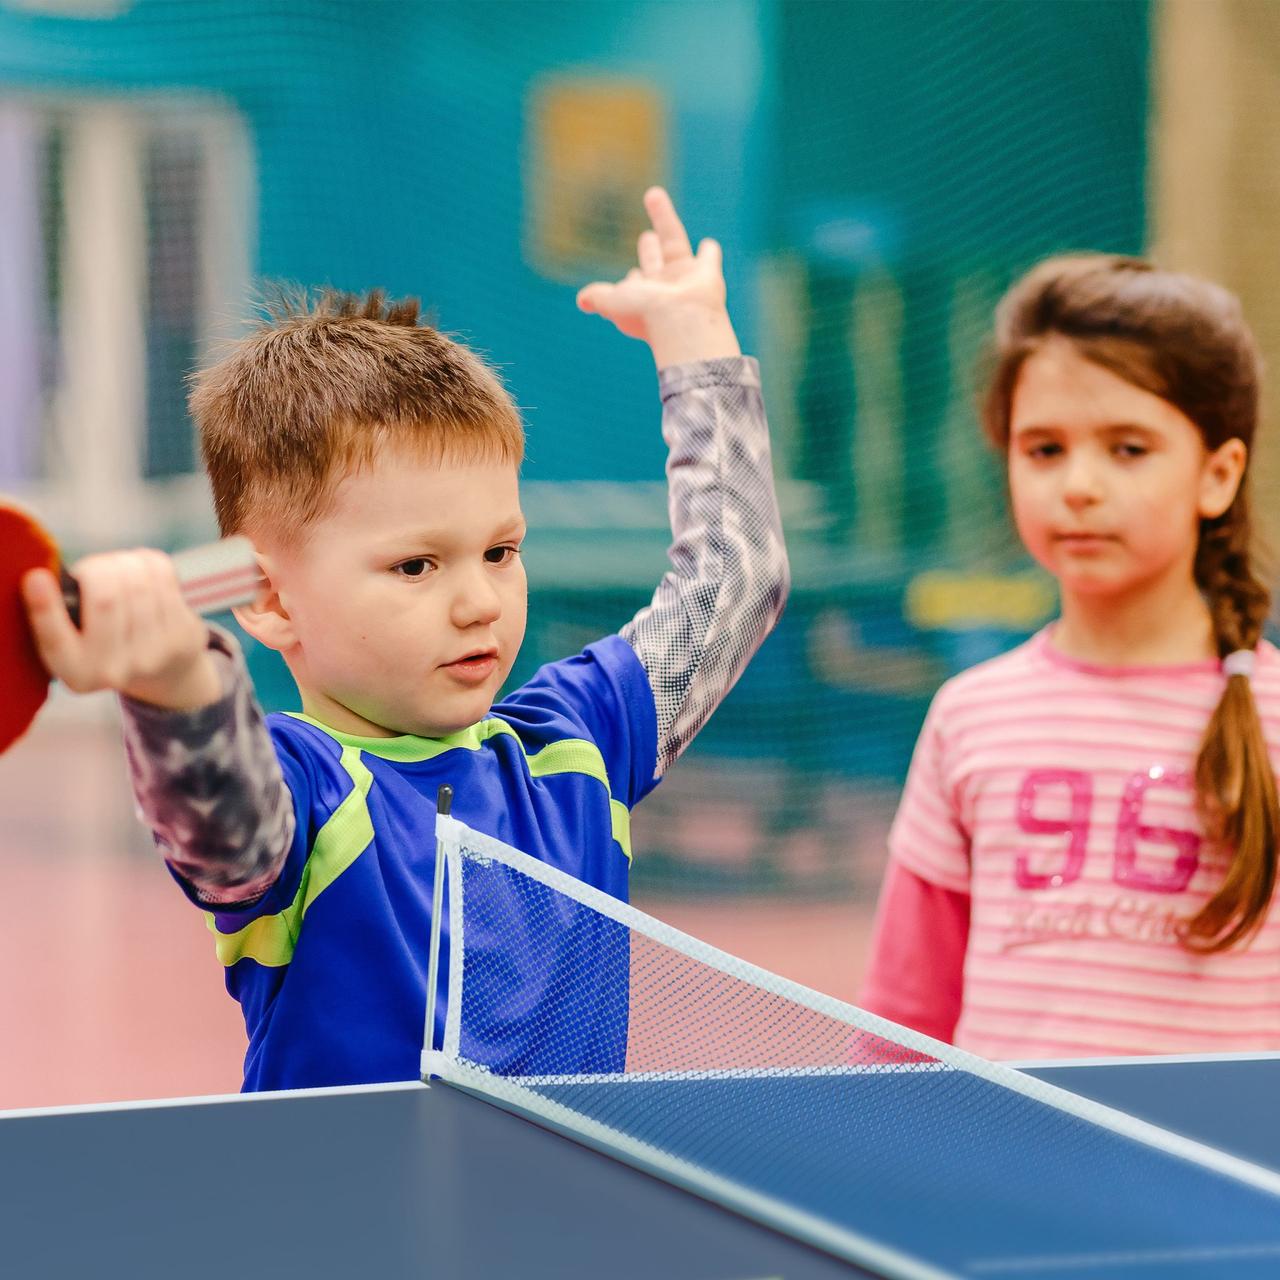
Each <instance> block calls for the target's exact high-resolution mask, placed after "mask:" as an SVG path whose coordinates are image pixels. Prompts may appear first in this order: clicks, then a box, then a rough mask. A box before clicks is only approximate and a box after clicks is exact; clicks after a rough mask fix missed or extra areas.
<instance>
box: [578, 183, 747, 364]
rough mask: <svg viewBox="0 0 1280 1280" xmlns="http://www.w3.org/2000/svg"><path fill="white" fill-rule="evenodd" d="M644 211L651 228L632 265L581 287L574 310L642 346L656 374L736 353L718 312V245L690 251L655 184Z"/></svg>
mask: <svg viewBox="0 0 1280 1280" xmlns="http://www.w3.org/2000/svg"><path fill="white" fill-rule="evenodd" d="M644 207H645V211H646V212H647V213H648V215H649V221H650V223H651V224H652V229H651V230H649V231H644V232H641V234H640V239H639V241H638V242H637V246H636V256H637V258H638V259H639V265H638V266H636V267H632V269H631V270H630V271H628V272H627V274H626V275H625V276H624V277H623V278H622V279H621V280H619V281H618V282H617V283H616V284H609V283H607V282H606V281H602V280H597V281H594V282H593V283H591V284H589V285H586V286H585V287H584V288H582V289H580V290H579V291H578V306H579V308H580V309H581V310H583V311H587V312H591V313H593V314H595V315H598V316H603V317H604V318H605V319H606V320H611V321H612V322H613V323H614V324H615V325H617V327H618V328H619V329H620V330H621V331H622V332H623V333H625V334H626V335H627V336H628V337H630V338H639V339H641V341H643V342H647V343H648V344H649V347H650V349H651V350H652V351H653V358H654V360H655V362H656V363H657V366H658V368H659V369H664V368H666V367H667V366H668V365H673V364H684V363H686V362H688V361H691V360H714V359H717V358H719V357H721V356H736V355H740V354H741V349H740V347H739V346H738V339H737V336H736V335H735V334H734V332H733V325H732V324H731V323H730V321H729V313H728V312H727V311H726V310H725V287H724V274H723V272H722V270H721V265H720V262H721V259H720V246H719V244H717V243H716V241H714V240H703V241H702V242H701V243H700V244H699V245H698V252H697V253H696V254H695V253H694V252H693V247H692V245H691V244H690V243H689V236H688V233H687V232H686V231H685V229H684V224H683V223H682V222H681V221H680V218H679V215H678V214H677V213H676V211H675V206H674V205H673V204H672V203H671V197H670V196H669V195H667V193H666V192H665V191H664V190H663V189H662V188H661V187H650V188H649V190H648V191H646V192H645V194H644Z"/></svg>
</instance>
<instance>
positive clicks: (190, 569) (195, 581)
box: [59, 534, 262, 627]
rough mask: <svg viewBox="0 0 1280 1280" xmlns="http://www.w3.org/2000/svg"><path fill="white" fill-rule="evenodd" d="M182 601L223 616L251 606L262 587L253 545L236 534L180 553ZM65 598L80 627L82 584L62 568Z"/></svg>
mask: <svg viewBox="0 0 1280 1280" xmlns="http://www.w3.org/2000/svg"><path fill="white" fill-rule="evenodd" d="M172 559H173V567H174V569H175V570H176V571H177V574H178V586H179V587H180V588H181V590H182V598H183V599H184V600H185V601H186V602H187V604H189V605H190V606H191V607H192V608H193V609H194V610H195V611H196V612H197V613H221V612H222V611H223V610H224V609H233V608H235V606H236V605H240V604H248V603H249V602H250V601H251V600H252V599H253V598H254V596H255V595H257V593H258V588H259V587H260V586H261V585H262V573H261V571H260V570H259V568H258V557H257V555H256V553H255V552H254V549H253V543H252V542H250V541H249V539H248V538H244V537H241V536H240V535H239V534H237V535H236V536H234V537H231V538H223V539H222V540H221V541H220V542H210V543H207V544H206V545H205V546H203V547H191V548H189V549H188V550H186V551H178V552H176V553H175V554H174V555H173V557H172ZM59 572H60V576H61V580H62V598H63V600H64V601H65V602H66V606H67V612H68V613H69V614H70V615H71V621H72V622H74V623H75V624H76V626H77V627H78V626H79V625H80V584H79V583H78V582H77V581H76V580H75V577H74V576H73V575H72V574H71V573H69V572H68V571H67V569H66V568H65V566H60V568H59Z"/></svg>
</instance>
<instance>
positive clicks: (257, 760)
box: [120, 626, 294, 906]
mask: <svg viewBox="0 0 1280 1280" xmlns="http://www.w3.org/2000/svg"><path fill="white" fill-rule="evenodd" d="M209 652H210V654H211V655H212V656H213V659H214V661H215V662H216V663H217V664H218V669H219V673H220V674H221V676H222V688H223V695H222V698H221V699H220V700H219V701H217V702H215V703H213V704H212V705H210V706H207V707H201V708H200V709H199V710H197V711H170V710H167V709H165V708H163V707H156V706H152V705H151V704H150V703H146V702H138V701H135V700H134V699H132V698H121V699H120V707H121V711H122V713H123V717H124V742H125V751H126V754H127V755H128V758H129V771H130V773H131V775H132V778H133V792H134V796H135V798H136V800H137V806H138V815H139V817H140V818H141V819H142V821H143V822H145V823H146V824H147V826H149V827H150V828H151V831H152V833H153V834H154V836H155V841H156V844H157V845H159V847H160V849H161V850H162V852H163V853H164V856H165V859H166V861H167V862H168V863H169V865H170V866H171V867H173V869H174V870H175V871H176V872H177V873H178V874H179V875H180V876H181V877H182V878H183V880H185V881H186V882H187V884H188V885H190V886H191V888H192V890H193V891H194V894H195V896H196V898H197V899H198V900H199V901H200V902H201V903H203V904H205V905H206V906H230V905H237V906H248V905H250V904H251V903H252V902H254V901H255V900H257V899H258V898H261V897H262V895H263V894H264V893H266V891H267V890H268V889H269V888H270V887H271V886H272V884H274V883H275V880H276V877H277V876H278V875H279V874H280V869H281V867H282V866H283V865H284V860H285V857H286V856H287V855H288V852H289V846H290V844H291V842H292V840H293V831H294V816H293V800H292V797H291V795H290V793H289V789H288V787H287V786H286V785H285V781H284V776H283V774H282V773H281V771H280V762H279V761H278V760H277V759H276V754H275V751H274V749H273V748H272V745H271V736H270V734H268V733H267V727H266V724H265V723H264V722H263V719H262V711H261V709H260V708H259V706H258V703H257V700H256V699H255V698H254V696H253V686H252V684H251V683H250V680H249V673H248V671H247V670H246V669H245V665H244V659H243V658H242V657H241V655H240V650H239V646H238V645H237V644H236V642H235V641H234V640H233V639H232V638H231V636H229V635H228V634H227V633H226V632H225V631H222V630H221V629H220V628H218V627H212V626H211V627H210V628H209Z"/></svg>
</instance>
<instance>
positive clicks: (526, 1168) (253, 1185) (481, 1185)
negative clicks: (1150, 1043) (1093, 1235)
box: [0, 1054, 1280, 1280]
mask: <svg viewBox="0 0 1280 1280" xmlns="http://www.w3.org/2000/svg"><path fill="white" fill-rule="evenodd" d="M1024 1069H1025V1070H1027V1071H1028V1072H1029V1073H1030V1074H1033V1075H1035V1076H1037V1077H1039V1078H1040V1079H1043V1080H1045V1081H1047V1082H1049V1083H1051V1084H1054V1085H1057V1086H1060V1087H1062V1088H1065V1089H1069V1090H1071V1091H1073V1092H1075V1093H1078V1094H1080V1095H1082V1096H1084V1097H1087V1098H1090V1099H1094V1100H1096V1101H1098V1102H1101V1103H1104V1104H1106V1105H1108V1106H1111V1107H1115V1108H1117V1109H1119V1110H1122V1111H1124V1112H1126V1113H1128V1114H1130V1115H1133V1116H1136V1117H1138V1118H1140V1119H1142V1120H1145V1121H1149V1122H1151V1123H1154V1124H1157V1125H1160V1126H1162V1127H1163V1128H1166V1129H1169V1130H1172V1131H1174V1132H1176V1133H1179V1134H1182V1135H1184V1136H1186V1137H1189V1138H1193V1139H1196V1140H1198V1141H1200V1142H1203V1143H1207V1144H1209V1145H1211V1146H1213V1147H1215V1148H1217V1149H1219V1150H1222V1151H1225V1152H1228V1153H1230V1154H1232V1155H1234V1156H1239V1157H1242V1158H1244V1159H1246V1160H1249V1161H1251V1162H1253V1163H1255V1164H1258V1165H1261V1166H1263V1167H1265V1168H1268V1169H1272V1170H1280V1054H1269V1055H1267V1054H1264V1055H1257V1056H1245V1055H1225V1056H1220V1057H1209V1058H1140V1059H1112V1060H1105V1059H1104V1060H1096V1061H1074V1062H1062V1063H1039V1064H1028V1065H1027V1066H1026V1067H1025V1068H1024ZM0 1187H2V1188H3V1194H0V1275H4V1276H15V1277H22V1278H23V1280H44V1278H46V1277H58V1278H60V1280H61V1278H63V1277H80V1276H87V1277H101V1278H102V1280H115V1277H130V1278H131V1280H148V1278H150V1277H165V1280H171V1278H173V1277H183V1278H184V1280H203V1278H204V1277H210V1278H211V1280H212V1278H214V1277H216V1278H217V1280H226V1277H228V1276H246V1277H256V1276H272V1277H293V1276H298V1277H302V1276H305V1277H308V1280H328V1278H330V1277H333V1278H335V1280H336V1278H337V1277H344V1278H346V1277H366V1276H367V1277H384V1278H386V1280H394V1278H398V1277H418V1276H431V1277H476V1278H478V1280H497V1278H498V1277H509V1276H510V1277H516V1276H518V1277H529V1278H531V1280H536V1278H540V1277H557V1280H576V1278H579V1277H580V1278H581V1280H588V1278H590V1280H602V1278H605V1277H609V1278H612V1280H653V1278H655V1277H663V1278H664V1280H766V1278H770V1277H786V1280H829V1278H832V1277H844V1276H858V1275H864V1276H865V1275H871V1274H874V1273H873V1272H868V1271H863V1270H860V1269H859V1268H858V1267H856V1266H853V1265H850V1264H849V1263H846V1262H841V1261H838V1260H837V1259H835V1258H833V1257H830V1256H828V1255H826V1254H824V1253H823V1252H821V1251H819V1250H817V1249H814V1248H811V1247H809V1246H808V1245H805V1244H803V1243H800V1242H799V1241H797V1240H792V1239H789V1238H787V1237H786V1236H785V1235H783V1234H780V1233H778V1232H775V1231H773V1230H770V1229H769V1228H767V1227H764V1226H760V1225H757V1224H756V1223H754V1222H752V1221H749V1220H748V1219H746V1218H744V1217H741V1216H739V1215H738V1214H736V1213H733V1212H731V1211H729V1210H727V1209H725V1208H722V1207H720V1206H718V1205H717V1204H714V1203H712V1202H710V1201H708V1200H706V1199H703V1198H702V1197H700V1196H698V1195H694V1194H690V1193H689V1192H687V1191H685V1190H681V1189H679V1188H677V1187H676V1186H672V1185H669V1184H667V1183H665V1182H663V1181H660V1180H659V1179H657V1178H655V1177H652V1176H650V1175H648V1174H646V1173H642V1172H640V1171H639V1170H637V1169H634V1168H631V1167H629V1166H628V1165H626V1164H623V1163H620V1162H619V1161H617V1160H614V1159H612V1158H610V1157H609V1156H606V1155H603V1154H601V1153H599V1152H598V1151H595V1150H591V1149H589V1148H587V1147H586V1146H583V1145H580V1144H579V1143H577V1142H575V1141H573V1140H571V1139H570V1138H568V1137H565V1136H562V1135H561V1134H559V1133H555V1132H551V1131H550V1130H548V1129H545V1128H542V1127H540V1126H538V1125H536V1124H534V1123H532V1122H530V1121H528V1120H526V1119H523V1118H520V1117H517V1116H514V1115H511V1114H509V1113H508V1112H506V1111H504V1110H501V1109H499V1108H498V1107H495V1106H493V1105H492V1104H491V1103H489V1102H487V1101H484V1100H482V1099H479V1098H476V1097H473V1096H471V1095H469V1094H468V1093H465V1092H463V1091H461V1090H459V1089H457V1088H454V1087H452V1086H450V1085H448V1084H444V1083H441V1082H438V1081H432V1082H431V1083H429V1084H424V1083H421V1082H417V1081H413V1082H407V1083H405V1084H399V1085H381V1086H369V1087H363V1088H347V1089H332V1090H303V1091H297V1092H291V1093H277V1094H258V1095H249V1096H243V1097H239V1096H238V1097H228V1098H211V1099H182V1100H176V1101H168V1102H154V1103H123V1104H118V1105H114V1106H106V1107H97V1108H88V1107H86V1108H55V1109H48V1110H39V1111H16V1112H9V1113H0ZM1187 1212H1188V1213H1194V1212H1195V1206H1187ZM920 1229H921V1231H922V1232H927V1231H929V1230H931V1229H937V1228H936V1224H935V1225H933V1226H931V1225H930V1223H929V1215H928V1211H927V1206H921V1228H920ZM1277 1239H1278V1240H1280V1213H1278V1214H1277ZM1091 1274H1094V1275H1096V1276H1098V1277H1100V1278H1103V1277H1105V1276H1106V1274H1107V1272H1106V1270H1105V1268H1104V1269H1102V1270H1096V1271H1093V1272H1091ZM1151 1274H1152V1275H1153V1277H1154V1276H1161V1277H1164V1276H1177V1277H1184V1276H1191V1275H1197V1276H1199V1275H1206V1276H1212V1275H1219V1274H1222V1275H1227V1274H1229V1275H1232V1276H1244V1275H1249V1276H1252V1275H1255V1274H1256V1275H1273V1274H1280V1249H1278V1250H1277V1251H1276V1252H1273V1253H1268V1254H1266V1255H1265V1256H1263V1255H1258V1256H1253V1257H1252V1258H1251V1257H1250V1256H1247V1255H1242V1256H1241V1257H1239V1258H1236V1259H1234V1260H1233V1261H1231V1262H1230V1263H1229V1264H1227V1265H1223V1262H1222V1259H1221V1258H1219V1259H1218V1260H1217V1262H1216V1263H1207V1264H1204V1265H1196V1264H1195V1263H1194V1260H1192V1264H1191V1265H1189V1266H1174V1265H1172V1264H1171V1265H1169V1266H1167V1267H1160V1268H1157V1269H1156V1270H1153V1271H1152V1273H1151Z"/></svg>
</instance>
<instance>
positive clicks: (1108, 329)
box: [983, 254, 1280, 951]
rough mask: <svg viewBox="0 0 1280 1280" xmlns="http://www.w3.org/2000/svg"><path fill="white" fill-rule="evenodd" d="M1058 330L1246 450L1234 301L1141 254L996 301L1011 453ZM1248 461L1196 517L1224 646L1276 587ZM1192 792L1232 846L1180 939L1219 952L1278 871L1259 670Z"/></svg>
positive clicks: (1259, 912)
mask: <svg viewBox="0 0 1280 1280" xmlns="http://www.w3.org/2000/svg"><path fill="white" fill-rule="evenodd" d="M1051 338H1059V339H1066V340H1067V341H1069V342H1071V343H1072V344H1073V346H1074V347H1075V348H1076V350H1077V351H1078V352H1079V353H1080V355H1082V356H1084V357H1085V358H1086V359H1088V360H1091V361H1093V362H1094V363H1095V364H1098V365H1101V366H1102V367H1103V368H1105V369H1108V370H1110V371H1111V372H1112V373H1114V374H1116V375H1117V376H1119V377H1121V378H1123V379H1125V381H1126V382H1130V383H1132V384H1133V385H1134V386H1136V387H1141V388H1142V389H1143V390H1144V391H1150V392H1152V393H1153V394H1155V395H1158V396H1159V397H1160V398H1161V399H1162V400H1167V401H1168V402H1169V403H1170V404H1172V405H1173V406H1174V407H1175V408H1177V409H1179V410H1181V412H1182V413H1183V414H1185V415H1186V416H1187V417H1188V418H1189V419H1190V420H1191V421H1192V422H1194V423H1195V424H1196V426H1197V427H1198V428H1199V430H1200V434H1201V436H1202V437H1203V439H1204V444H1205V447H1206V448H1208V449H1210V450H1213V449H1217V448H1218V447H1219V446H1220V445H1222V444H1224V443H1225V442H1226V441H1228V440H1231V439H1233V438H1234V439H1238V440H1241V441H1243V442H1244V444H1245V446H1246V448H1247V449H1248V450H1249V454H1250V456H1252V452H1253V437H1254V432H1255V429H1256V427H1257V419H1258V381H1259V360H1258V353H1257V348H1256V346H1255V344H1254V340H1253V336H1252V334H1250V332H1249V329H1248V326H1247V325H1246V324H1245V321H1244V317H1243V315H1242V313H1241V309H1240V304H1239V302H1238V301H1237V300H1236V298H1235V297H1234V296H1233V295H1232V294H1230V293H1228V292H1227V291H1226V290H1225V289H1222V288H1220V287H1219V286H1217V285H1214V284H1209V283H1208V282H1206V281H1202V280H1196V279H1193V278H1192V277H1189V276H1184V275H1178V274H1175V273H1173V272H1169V271H1161V270H1158V269H1157V268H1155V267H1153V266H1152V265H1151V264H1150V263H1148V262H1145V261H1143V260H1142V259H1139V258H1124V257H1114V256H1110V255H1106V254H1084V255H1078V256H1070V257H1059V258H1051V259H1049V260H1048V261H1046V262H1042V263H1041V264H1040V265H1039V266H1037V267H1035V268H1033V269H1032V270H1031V271H1030V272H1029V273H1028V274H1027V275H1025V276H1024V277H1023V278H1022V279H1021V280H1019V281H1018V282H1017V283H1016V284H1015V285H1014V286H1013V287H1012V288H1011V289H1010V290H1009V292H1008V293H1007V294H1006V295H1005V296H1004V298H1003V300H1002V301H1001V303H1000V306H999V307H998V309H997V311H996V332H995V352H994V368H993V369H992V372H991V376H990V380H989V382H988V384H987V391H986V396H985V401H984V404H983V420H984V426H985V429H986V432H987V435H988V437H989V438H990V440H991V442H992V443H993V444H994V445H995V446H996V447H997V448H999V449H1000V450H1001V451H1002V452H1003V453H1006V454H1007V451H1008V446H1009V415H1010V409H1011V405H1012V401H1013V393H1014V388H1015V387H1016V385H1017V381H1018V374H1019V372H1020V371H1021V368H1022V364H1023V362H1024V361H1025V360H1026V359H1027V357H1028V356H1030V355H1031V354H1032V353H1033V352H1034V351H1036V350H1037V349H1038V348H1039V347H1041V346H1042V345H1043V344H1044V343H1045V342H1046V341H1048V340H1049V339H1051ZM1247 480H1248V476H1247V472H1246V476H1245V478H1244V479H1242V481H1241V484H1240V490H1239V492H1238V493H1237V494H1236V498H1235V501H1234V502H1232V504H1231V506H1230V507H1228V509H1227V510H1226V512H1225V513H1224V514H1223V515H1221V516H1219V517H1217V518H1216V519H1212V520H1202V521H1201V522H1200V540H1199V544H1198V546H1197V549H1196V560H1195V579H1196V583H1197V584H1198V585H1199V587H1200V590H1201V591H1202V592H1203V594H1204V597H1205V600H1206V602H1207V603H1208V605H1209V611H1210V614H1211V615H1212V618H1213V630H1214V636H1215V639H1216V641H1217V646H1218V654H1219V656H1220V657H1225V656H1226V655H1227V654H1229V653H1231V652H1233V651H1234V650H1236V649H1253V648H1255V647H1256V646H1257V643H1258V640H1259V639H1260V638H1261V635H1262V626H1263V622H1264V621H1265V619H1266V616H1267V611H1268V609H1269V607H1270V603H1271V593H1270V591H1269V590H1268V588H1267V586H1266V585H1265V583H1264V582H1263V581H1262V580H1261V579H1260V578H1259V577H1258V574H1257V572H1256V570H1255V568H1254V565H1253V562H1252V533H1253V531H1252V521H1251V516H1250V510H1249V494H1248V490H1247ZM1195 778H1196V802H1197V806H1198V808H1199V811H1200V815H1201V818H1202V820H1203V822H1204V826H1205V832H1206V834H1207V835H1208V837H1209V838H1210V839H1211V840H1214V841H1216V842H1219V843H1221V844H1222V845H1224V846H1226V847H1227V848H1229V849H1231V850H1232V851H1233V854H1232V860H1231V864H1230V867H1229V869H1228V871H1227V875H1226V879H1225V880H1224V881H1223V883H1222V886H1221V888H1220V889H1219V890H1218V892H1217V893H1216V894H1215V895H1214V896H1213V898H1211V899H1210V900H1209V901H1208V902H1207V903H1205V905H1204V907H1203V908H1202V909H1201V910H1200V912H1199V914H1198V915H1197V916H1195V918H1194V919H1192V920H1190V921H1188V923H1187V925H1186V927H1185V931H1184V935H1183V941H1184V943H1185V945H1187V946H1188V947H1191V948H1193V949H1194V950H1198V951H1223V950H1226V949H1227V948H1228V947H1231V946H1234V945H1235V944H1236V943H1238V942H1242V941H1246V940H1248V939H1249V938H1251V937H1252V936H1253V934H1254V933H1255V932H1256V931H1257V930H1258V928H1259V927H1260V926H1261V924H1262V922H1263V919H1264V918H1265V915H1266V910H1267V907H1268V904H1269V903H1270V901H1271V895H1272V890H1273V889H1274V887H1275V881H1276V846H1277V841H1278V840H1280V796H1277V792H1276V780H1275V775H1274V773H1273V772H1272V769H1271V761H1270V758H1269V756H1268V754H1267V744H1266V740H1265V738H1264V737H1263V733H1262V724H1261V721H1260V720H1259V719H1258V709H1257V707H1256V706H1255V704H1254V700H1253V693H1252V690H1251V688H1250V685H1249V680H1248V678H1247V677H1245V676H1231V677H1230V678H1229V679H1228V680H1227V683H1226V688H1225V690H1224V691H1223V695H1222V699H1221V701H1220V702H1219V703H1218V706H1217V708H1216V709H1215V711H1214V713H1213V716H1212V718H1211V719H1210V721H1209V726H1208V728H1207V729H1206V731H1205V735H1204V739H1203V741H1202V742H1201V745H1200V754H1199V756H1198V757H1197V760H1196V771H1195Z"/></svg>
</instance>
